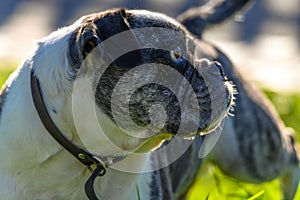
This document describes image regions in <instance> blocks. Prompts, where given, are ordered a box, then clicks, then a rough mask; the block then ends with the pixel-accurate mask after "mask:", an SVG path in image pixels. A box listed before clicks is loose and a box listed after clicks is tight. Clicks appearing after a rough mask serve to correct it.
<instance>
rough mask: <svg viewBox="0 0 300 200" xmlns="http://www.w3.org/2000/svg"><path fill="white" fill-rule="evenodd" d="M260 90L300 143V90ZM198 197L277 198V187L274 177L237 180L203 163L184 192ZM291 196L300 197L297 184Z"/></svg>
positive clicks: (191, 198)
mask: <svg viewBox="0 0 300 200" xmlns="http://www.w3.org/2000/svg"><path fill="white" fill-rule="evenodd" d="M264 92H265V94H266V96H267V97H268V98H269V99H270V100H271V102H272V103H273V104H274V106H275V108H276V109H277V111H278V112H279V114H280V116H281V118H282V119H283V121H284V122H285V124H286V126H289V127H292V128H293V129H294V130H295V132H296V135H295V136H296V140H297V143H298V144H300V123H299V122H300V93H291V94H288V93H284V94H279V93H277V92H274V91H269V90H265V91H264ZM202 199H212V200H214V199H230V200H231V199H232V200H234V199H236V200H237V199H248V200H254V199H255V200H269V199H271V200H280V199H281V190H280V187H279V181H278V180H273V181H271V182H266V183H263V184H250V183H244V182H239V181H237V180H235V179H232V178H231V177H228V176H226V175H224V174H223V173H222V172H221V171H220V170H219V169H218V167H217V166H213V165H212V164H209V163H205V164H204V166H203V167H202V169H201V171H200V172H199V174H198V178H197V180H196V183H195V184H194V185H193V186H192V188H191V189H190V191H189V194H188V200H202ZM295 199H300V187H298V192H297V194H296V197H295Z"/></svg>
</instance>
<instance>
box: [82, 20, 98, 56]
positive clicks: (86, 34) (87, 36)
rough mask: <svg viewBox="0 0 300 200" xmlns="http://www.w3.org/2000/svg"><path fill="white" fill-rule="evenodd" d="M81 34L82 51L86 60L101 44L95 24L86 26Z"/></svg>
mask: <svg viewBox="0 0 300 200" xmlns="http://www.w3.org/2000/svg"><path fill="white" fill-rule="evenodd" d="M80 32H81V34H80V39H79V40H80V41H79V44H80V50H81V53H82V56H83V58H85V57H86V56H87V54H88V53H90V52H91V51H92V50H93V49H94V48H95V47H96V46H97V45H98V44H99V42H100V39H99V37H98V34H97V26H96V24H94V23H93V22H91V23H88V24H85V25H84V26H83V27H82V30H81V31H80Z"/></svg>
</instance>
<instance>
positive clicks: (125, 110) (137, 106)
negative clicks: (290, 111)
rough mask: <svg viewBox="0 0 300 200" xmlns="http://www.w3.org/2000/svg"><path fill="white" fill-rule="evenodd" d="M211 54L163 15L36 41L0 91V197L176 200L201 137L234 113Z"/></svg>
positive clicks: (129, 16)
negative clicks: (230, 111) (231, 111)
mask: <svg viewBox="0 0 300 200" xmlns="http://www.w3.org/2000/svg"><path fill="white" fill-rule="evenodd" d="M208 47H210V44H209V43H207V42H205V41H201V40H196V39H195V38H194V37H193V36H192V35H191V34H190V33H189V31H188V30H187V29H186V28H185V27H184V26H182V25H181V24H180V23H179V22H177V21H176V20H174V19H172V18H170V17H168V16H165V15H163V14H159V13H155V12H150V11H146V10H127V9H113V10H108V11H105V12H100V13H95V14H91V15H87V16H84V17H82V18H80V19H79V20H78V21H76V22H75V23H74V24H72V25H70V26H67V27H64V28H61V29H59V30H57V31H55V32H53V33H51V34H50V35H49V36H47V37H45V38H44V39H42V40H41V41H39V42H38V45H37V47H36V49H35V50H34V51H33V52H32V53H31V54H30V55H29V56H28V57H27V58H26V59H25V60H24V62H23V64H21V66H20V67H19V68H18V69H17V70H16V71H15V72H14V73H13V74H12V75H11V76H10V78H9V79H8V80H7V82H6V83H5V85H4V86H3V88H2V92H1V97H0V105H1V106H0V108H1V121H0V150H1V154H0V160H1V162H0V177H1V180H0V199H12V200H16V199H22V200H24V199H36V200H37V199H39V200H42V199H44V200H46V199H47V200H48V199H105V200H109V199H111V200H115V199H128V200H132V199H149V200H150V199H155V200H158V199H178V198H180V197H182V196H184V195H185V194H186V193H187V191H188V188H189V186H190V185H191V184H192V181H193V180H194V178H195V175H196V173H197V171H198V169H199V166H200V162H201V161H200V159H198V150H199V147H200V146H201V143H202V141H201V140H199V138H200V136H199V135H202V136H203V137H204V136H205V135H207V136H209V134H208V133H210V132H211V131H214V130H216V129H217V127H218V126H219V125H220V124H221V122H222V121H223V120H224V118H225V117H226V116H227V114H228V112H229V110H230V107H231V106H232V104H233V92H234V89H233V86H232V84H231V83H230V82H229V81H228V80H227V78H226V76H225V74H224V72H223V69H222V66H221V64H219V63H217V62H216V61H215V60H213V59H212V57H211V55H210V54H209V52H208V51H206V49H207V48H208ZM207 136H205V137H207ZM195 138H196V139H195ZM157 152H159V153H157ZM175 154H176V155H175ZM141 155H142V156H141ZM98 176H101V177H98ZM97 177H98V178H97Z"/></svg>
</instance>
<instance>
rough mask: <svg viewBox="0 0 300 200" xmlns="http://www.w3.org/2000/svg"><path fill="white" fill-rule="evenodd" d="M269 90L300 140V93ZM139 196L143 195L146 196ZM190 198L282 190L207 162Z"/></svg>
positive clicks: (253, 198)
mask: <svg viewBox="0 0 300 200" xmlns="http://www.w3.org/2000/svg"><path fill="white" fill-rule="evenodd" d="M13 68H14V67H12V66H3V65H1V63H0V85H2V84H3V83H4V82H5V80H6V79H7V78H8V76H9V74H10V73H11V72H12V71H13ZM265 93H266V95H267V96H268V98H269V99H270V100H271V101H272V102H273V104H274V105H275V107H276V109H277V110H278V112H279V114H280V116H281V117H282V119H283V121H284V122H285V123H286V125H287V126H289V127H292V128H294V129H295V131H296V132H297V133H298V135H297V136H298V137H297V138H296V139H297V141H298V143H300V136H299V133H300V123H299V122H300V93H299V94H279V93H277V92H272V91H267V90H266V91H265ZM298 190H300V188H299V189H298ZM137 191H138V188H137ZM138 195H139V193H138ZM139 198H140V199H142V197H139ZM187 199H188V200H202V199H203V200H210V199H211V200H215V199H217V200H219V199H220V200H222V199H230V200H240V199H247V200H269V199H272V200H280V199H281V191H280V187H279V181H278V180H274V181H271V182H266V183H263V184H250V183H243V182H239V181H237V180H235V179H233V178H230V177H228V176H226V175H224V174H223V173H222V172H221V171H220V170H219V169H218V167H216V166H214V165H212V164H208V163H205V164H204V165H203V166H202V168H201V171H200V172H199V174H198V177H197V180H196V183H195V184H194V185H193V186H192V187H191V189H190V191H189V193H188V198H187ZM295 199H300V191H298V192H297V195H296V198H295Z"/></svg>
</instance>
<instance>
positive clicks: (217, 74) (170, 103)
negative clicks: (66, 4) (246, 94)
mask: <svg viewBox="0 0 300 200" xmlns="http://www.w3.org/2000/svg"><path fill="white" fill-rule="evenodd" d="M145 30H146V31H145ZM125 32H126V36H125V39H123V40H122V39H121V40H120V38H122V37H120V34H123V33H125ZM121 36H122V35H121ZM112 38H117V39H112ZM110 39H111V41H110V42H106V41H108V40H110ZM105 42H106V44H105V45H106V46H105V45H102V44H104V43H105ZM108 45H109V47H108ZM130 46H134V48H133V49H132V50H130V51H128V52H125V53H123V54H122V55H121V56H118V57H116V56H114V55H112V53H111V52H109V51H106V49H105V47H107V49H110V48H111V49H117V50H118V49H120V48H121V49H122V48H125V49H126V48H127V49H128V47H130ZM96 47H97V48H96ZM129 49H130V48H129ZM94 51H97V53H94ZM95 55H97V56H95ZM67 56H68V60H69V63H70V64H69V66H68V72H69V79H70V80H72V81H74V82H75V80H76V79H89V80H91V82H92V84H93V88H94V90H95V93H94V97H95V102H96V115H97V117H98V120H99V123H100V125H101V127H102V129H103V130H104V131H106V130H107V132H108V134H106V136H108V137H109V138H110V140H112V142H113V143H115V144H117V145H118V146H119V147H122V148H124V149H127V150H132V149H135V148H136V147H137V146H139V145H140V144H141V143H143V142H145V140H146V138H148V137H150V136H153V135H158V134H162V133H164V134H171V135H175V134H177V135H178V136H180V137H187V138H190V137H193V136H195V135H196V134H205V133H207V132H209V131H210V130H212V129H214V128H215V127H216V126H218V124H219V123H220V122H221V121H222V120H223V118H224V117H225V116H226V115H227V112H228V110H229V107H230V106H231V104H232V88H231V85H230V84H229V83H228V81H227V80H226V77H225V75H224V74H223V71H222V67H221V66H219V65H218V64H216V63H215V62H213V60H211V59H210V57H209V55H208V54H207V53H206V52H205V49H204V48H203V45H202V44H200V41H197V40H196V39H194V38H193V37H192V36H191V35H190V34H189V33H188V31H187V30H186V29H185V28H184V27H182V26H181V25H180V24H179V23H178V22H176V21H175V20H173V19H171V18H168V17H166V16H164V15H161V14H157V13H152V12H148V11H129V10H112V11H107V12H103V13H99V14H93V15H89V16H86V17H84V18H82V19H81V20H80V25H79V26H78V27H77V28H76V30H75V31H74V32H73V33H72V35H71V37H70V39H69V50H68V54H67ZM83 65H84V66H85V67H83ZM83 68H84V69H83ZM99 71H101V73H100V72H99ZM91 74H93V75H91ZM95 74H96V75H95Z"/></svg>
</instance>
